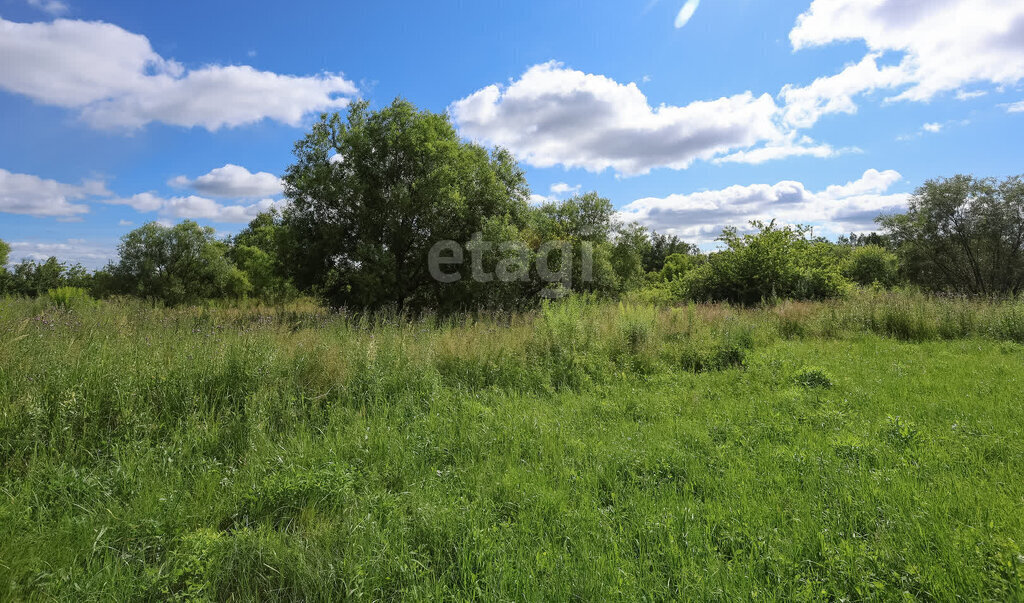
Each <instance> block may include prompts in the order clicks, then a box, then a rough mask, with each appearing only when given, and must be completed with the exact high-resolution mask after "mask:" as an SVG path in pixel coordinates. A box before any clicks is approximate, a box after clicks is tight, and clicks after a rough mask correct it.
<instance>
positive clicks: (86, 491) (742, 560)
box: [0, 293, 1024, 600]
mask: <svg viewBox="0 0 1024 603" xmlns="http://www.w3.org/2000/svg"><path fill="white" fill-rule="evenodd" d="M958 340H965V341H966V343H961V342H959V341H958ZM968 340H969V341H968ZM1006 342H1016V343H1024V306H1022V305H1021V304H1020V303H1019V302H1001V303H997V302H979V301H970V300H959V299H934V298H928V297H924V296H919V295H914V294H909V293H865V294H862V295H860V296H857V297H855V298H853V299H850V300H846V301H840V302H829V303H816V304H811V303H784V304H779V305H774V306H766V307H761V308H749V309H744V308H738V307H731V306H728V305H700V304H690V305H686V306H679V307H666V306H654V305H650V304H645V303H639V302H638V303H631V302H622V303H611V302H600V301H595V300H588V299H582V298H575V299H572V298H571V299H567V300H563V301H561V302H558V303H550V304H547V305H545V306H543V307H542V308H540V309H538V310H537V311H535V312H531V313H525V314H488V315H466V316H460V317H449V318H445V319H439V318H436V317H431V316H426V317H422V318H418V319H413V318H410V317H406V316H397V315H394V314H388V313H381V314H373V315H354V314H349V313H334V312H329V311H326V310H324V309H322V308H320V307H318V306H316V305H315V304H312V303H309V302H305V301H300V302H296V303H293V304H290V305H288V306H283V307H262V306H257V305H249V306H240V307H215V306H211V307H196V308H174V309H159V308H153V307H151V306H148V305H146V304H143V303H138V302H134V301H131V300H120V301H116V300H115V301H112V302H100V303H95V304H69V305H64V304H55V303H52V301H51V300H47V299H38V300H23V299H7V300H2V301H0V599H11V600H21V599H30V598H59V599H83V598H84V599H90V600H100V599H111V598H113V599H147V600H149V599H182V600H186V599H203V598H207V599H222V600H227V599H250V598H260V599H317V600H319V599H334V598H344V597H353V598H370V599H380V600H399V599H409V598H413V599H415V598H422V599H435V598H454V599H473V598H480V599H493V598H504V599H533V600H536V599H562V600H564V599H586V600H595V599H635V598H644V597H646V598H652V599H663V598H720V599H731V598H734V597H743V598H745V597H751V596H763V595H765V594H767V593H774V594H775V595H776V596H779V597H782V598H803V599H817V598H822V597H824V598H835V599H841V598H847V599H873V598H892V597H899V596H903V594H902V593H909V595H910V596H912V597H920V598H938V599H943V598H950V597H951V596H953V595H962V596H965V597H967V598H988V599H992V600H1008V599H1012V598H1013V597H1015V596H1017V597H1019V596H1021V594H1022V590H1021V588H1022V586H1021V584H1022V583H1021V581H1020V576H1021V575H1024V573H1022V572H1021V563H1020V561H1019V557H1018V556H1019V555H1020V554H1021V553H1022V552H1024V551H1022V549H1021V548H1020V546H1021V543H1024V527H1022V523H1021V520H1020V515H1019V501H1020V500H1021V496H1024V483H1022V482H1021V480H1020V477H1019V476H1020V475H1021V470H1024V450H1022V447H1021V445H1020V443H1019V437H1017V436H1019V430H1020V428H1021V425H1022V413H1021V410H1020V406H1019V396H1018V395H1019V394H1021V393H1024V392H1022V391H1021V385H1020V383H1017V381H1016V380H1015V379H1017V378H1018V376H1019V355H1020V352H1019V349H1020V347H1019V346H1016V345H1015V344H1014V345H1011V344H1009V343H1006ZM968 344H969V345H968ZM938 352H942V353H941V354H940V353H938ZM876 356H877V359H876ZM908 367H910V368H908ZM1014 367H1016V368H1014ZM911 369H913V370H911ZM1014 371H1018V373H1015V372H1014ZM1015 399H1016V400H1017V402H1013V400H1015ZM1015 404H1016V405H1015ZM1014 434H1016V435H1014ZM1015 438H1016V439H1015ZM950 491H955V492H958V493H959V494H960V498H959V499H957V498H950V497H949V495H948V492H950ZM948 568H955V570H954V571H953V573H952V574H950V575H948V576H947V575H946V574H945V573H943V572H946V571H947V569H948Z"/></svg>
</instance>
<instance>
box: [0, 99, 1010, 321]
mask: <svg viewBox="0 0 1024 603" xmlns="http://www.w3.org/2000/svg"><path fill="white" fill-rule="evenodd" d="M294 154H295V162H294V163H293V164H292V165H291V166H290V167H289V168H288V170H287V172H286V173H285V175H284V177H283V181H284V183H285V194H286V196H287V198H288V200H289V203H288V204H287V206H286V207H285V209H284V210H283V211H280V212H278V211H276V210H271V211H268V212H266V213H263V214H260V215H259V216H257V217H256V218H255V219H254V220H253V221H252V222H251V223H250V224H249V225H248V226H247V227H246V228H245V229H243V230H242V231H241V232H239V233H238V234H237V235H235V236H232V237H228V238H225V239H219V238H217V237H216V235H215V233H214V231H213V229H212V228H209V227H203V226H200V225H199V224H197V223H196V222H193V221H184V222H181V223H179V224H177V225H174V226H165V225H161V224H159V223H156V222H151V223H148V224H145V225H144V226H142V227H140V228H138V229H136V230H133V231H131V232H130V233H128V234H127V235H125V236H124V237H123V239H122V240H121V243H120V245H119V247H118V258H117V260H116V261H113V262H111V263H110V264H109V265H108V266H106V267H105V268H103V269H100V270H96V271H93V272H90V271H88V270H85V269H84V268H82V267H81V266H78V265H71V266H69V265H65V264H62V263H60V262H59V261H57V260H56V259H55V258H50V259H48V260H46V261H44V262H35V261H28V260H26V261H22V262H21V263H18V264H15V265H13V266H9V267H6V266H7V261H8V255H9V251H10V248H9V246H8V245H6V244H5V243H3V242H2V241H0V266H4V267H0V293H4V294H8V295H25V296H41V295H45V294H47V293H48V292H50V291H52V290H54V289H59V288H62V287H63V288H67V287H72V288H77V289H81V290H85V291H87V292H88V293H89V294H90V295H91V296H93V297H98V298H101V297H109V296H115V295H127V296H136V297H140V298H145V299H150V300H153V301H154V302H159V303H164V304H167V305H178V304H188V303H197V302H201V301H203V300H210V299H237V298H246V297H248V298H256V299H259V300H262V301H265V302H268V303H279V302H283V301H287V300H289V299H292V298H294V297H297V296H299V295H312V296H316V297H318V298H321V299H323V300H324V301H325V302H326V303H328V304H330V305H332V306H336V307H348V308H354V309H378V308H384V307H391V308H396V309H398V310H400V311H406V310H407V311H411V312H420V311H424V310H429V311H435V312H440V313H446V312H453V311H460V310H467V309H479V308H502V309H519V308H525V307H529V306H531V305H533V304H536V303H537V301H538V300H539V299H540V297H541V295H542V294H545V295H551V294H555V295H560V294H566V293H568V292H569V291H570V290H571V291H573V292H585V293H591V294H595V295H599V296H609V297H613V296H618V295H621V294H623V293H625V292H629V291H636V290H642V291H643V294H644V295H647V296H650V297H652V298H655V299H662V300H668V301H673V300H697V301H729V302H733V303H740V304H755V303H760V302H761V301H764V300H767V299H775V298H788V299H807V300H812V299H828V298H833V297H838V296H842V295H844V294H845V293H846V292H847V291H849V290H850V289H851V288H852V287H854V286H869V287H894V286H899V285H909V286H915V287H919V288H921V289H924V290H928V291H932V292H937V293H957V294H967V295H986V296H995V295H1004V296H1005V295H1017V294H1019V293H1021V289H1022V286H1024V254H1022V247H1024V181H1022V179H1021V177H1012V178H1008V179H1005V180H1003V181H997V180H995V179H991V178H984V179H982V178H975V177H972V176H963V175H960V176H954V177H952V178H948V179H936V180H930V181H928V182H926V183H925V184H924V185H922V186H921V187H920V188H919V189H917V191H916V192H915V193H914V195H913V196H912V197H911V200H910V202H909V204H908V209H907V211H906V213H904V214H900V215H891V216H882V217H880V218H879V220H878V223H879V227H880V228H879V230H880V231H879V232H878V233H872V234H869V235H862V236H858V235H850V236H848V237H842V238H840V239H839V240H838V241H836V242H830V241H828V240H825V239H823V238H821V237H815V236H814V235H813V232H812V230H811V229H809V228H807V227H803V226H778V225H776V224H775V223H774V222H769V223H761V222H755V223H752V224H750V225H749V228H747V227H744V229H743V230H742V231H741V230H740V229H738V228H727V229H725V230H724V231H723V233H722V235H721V237H720V238H719V242H720V245H719V249H718V250H716V251H713V252H711V253H702V252H701V251H700V250H699V249H698V248H697V247H696V246H694V245H691V244H688V243H686V242H684V241H681V240H680V239H679V238H678V237H675V236H671V235H665V234H660V233H656V232H650V231H648V230H647V229H645V228H643V227H642V226H640V225H638V224H635V223H634V224H621V223H618V222H616V220H615V212H614V210H613V206H612V204H611V202H610V201H609V200H607V199H605V198H603V197H601V196H600V195H598V194H597V193H587V194H581V195H576V196H574V197H572V198H570V199H568V200H566V201H563V202H547V203H543V204H541V205H536V206H535V205H531V204H530V203H529V199H530V189H529V186H528V183H527V181H526V177H525V174H524V172H523V170H522V169H521V168H520V167H519V165H518V163H517V162H516V160H515V159H514V157H513V156H512V155H511V154H510V153H508V152H507V151H505V150H503V149H494V150H488V149H485V148H483V147H481V146H479V145H476V144H473V143H469V142H465V141H462V140H460V138H459V136H458V134H457V133H456V131H455V128H454V127H453V126H452V124H451V122H450V121H449V119H448V117H447V116H446V115H444V114H437V113H432V112H429V111H421V110H418V109H417V108H416V107H415V106H413V105H412V104H411V103H409V102H408V101H405V100H401V99H399V100H396V101H395V102H393V103H392V104H391V105H390V106H387V107H384V108H382V109H380V110H378V111H371V110H370V109H369V106H368V104H367V103H365V102H360V103H356V104H354V105H353V106H352V107H351V108H350V109H349V111H348V114H347V116H346V117H345V118H343V117H342V116H341V115H340V114H331V115H323V116H322V117H321V119H320V120H319V121H318V122H317V123H316V124H315V125H314V126H313V127H312V129H311V131H310V132H308V133H307V134H306V135H305V136H303V138H302V139H300V140H299V141H298V142H297V143H296V144H295V147H294ZM439 241H454V242H458V243H460V244H464V245H465V247H466V249H468V250H469V251H470V252H471V254H472V256H473V261H472V262H463V263H456V262H454V260H453V261H450V262H446V263H448V264H450V265H448V266H446V270H447V273H446V274H449V275H451V276H452V278H451V279H448V278H446V279H445V281H446V282H441V281H439V280H438V279H437V278H436V275H435V274H432V272H431V270H430V267H429V266H428V261H427V258H428V256H429V255H430V253H431V250H432V249H433V248H434V246H435V245H436V244H437V243H438V242H439ZM551 241H558V242H560V243H561V247H559V250H558V251H557V252H554V253H552V251H551V249H550V248H549V247H548V246H546V244H547V243H549V242H551ZM541 264H542V265H545V266H549V267H550V266H553V267H554V269H556V270H558V271H560V273H561V274H562V275H563V276H564V277H565V278H564V281H565V282H564V283H562V282H559V283H553V282H551V281H550V279H547V278H546V277H545V275H544V274H542V271H541V270H539V269H538V265H541ZM510 265H512V266H515V267H516V275H517V276H516V278H511V279H502V278H486V279H482V278H479V275H480V274H488V275H490V274H493V273H495V271H499V272H500V271H501V270H508V267H509V266H510ZM474 277H475V278H474Z"/></svg>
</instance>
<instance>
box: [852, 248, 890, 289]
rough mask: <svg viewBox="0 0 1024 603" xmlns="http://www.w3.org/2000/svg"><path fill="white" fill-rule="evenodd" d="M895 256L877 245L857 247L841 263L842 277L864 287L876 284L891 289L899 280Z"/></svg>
mask: <svg viewBox="0 0 1024 603" xmlns="http://www.w3.org/2000/svg"><path fill="white" fill-rule="evenodd" d="M898 275H899V260H898V259H897V258H896V255H895V254H893V253H890V252H888V251H886V250H885V249H883V248H881V247H879V246H878V245H865V246H863V247H857V248H855V249H854V250H853V251H851V252H850V255H849V256H848V257H847V258H846V259H845V260H844V261H843V276H845V277H846V278H848V279H850V280H851V281H853V282H855V283H857V284H858V285H863V286H865V287H867V286H871V285H874V284H878V285H880V286H882V287H886V288H888V287H892V286H894V285H896V283H897V282H898V280H899V276H898Z"/></svg>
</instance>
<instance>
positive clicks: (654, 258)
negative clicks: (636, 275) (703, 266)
mask: <svg viewBox="0 0 1024 603" xmlns="http://www.w3.org/2000/svg"><path fill="white" fill-rule="evenodd" d="M644 251H645V252H644V272H658V271H660V270H661V269H662V268H663V267H664V266H665V262H666V260H668V258H669V257H670V256H672V255H676V254H682V255H686V256H694V255H697V254H698V253H700V250H699V249H697V246H696V245H692V244H690V243H686V242H684V241H682V240H680V238H679V237H677V236H675V235H665V234H661V233H657V232H652V233H651V241H650V244H649V245H647V246H646V248H645V250H644Z"/></svg>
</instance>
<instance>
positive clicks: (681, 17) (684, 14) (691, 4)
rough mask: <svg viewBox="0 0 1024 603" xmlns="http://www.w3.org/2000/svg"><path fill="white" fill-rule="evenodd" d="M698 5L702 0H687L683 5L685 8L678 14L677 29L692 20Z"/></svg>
mask: <svg viewBox="0 0 1024 603" xmlns="http://www.w3.org/2000/svg"><path fill="white" fill-rule="evenodd" d="M698 6H700V0H686V4H684V5H683V8H681V9H679V14H678V15H676V29H679V28H680V27H683V26H685V25H686V24H687V23H689V22H690V19H692V18H693V14H694V13H695V12H697V7H698Z"/></svg>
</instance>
